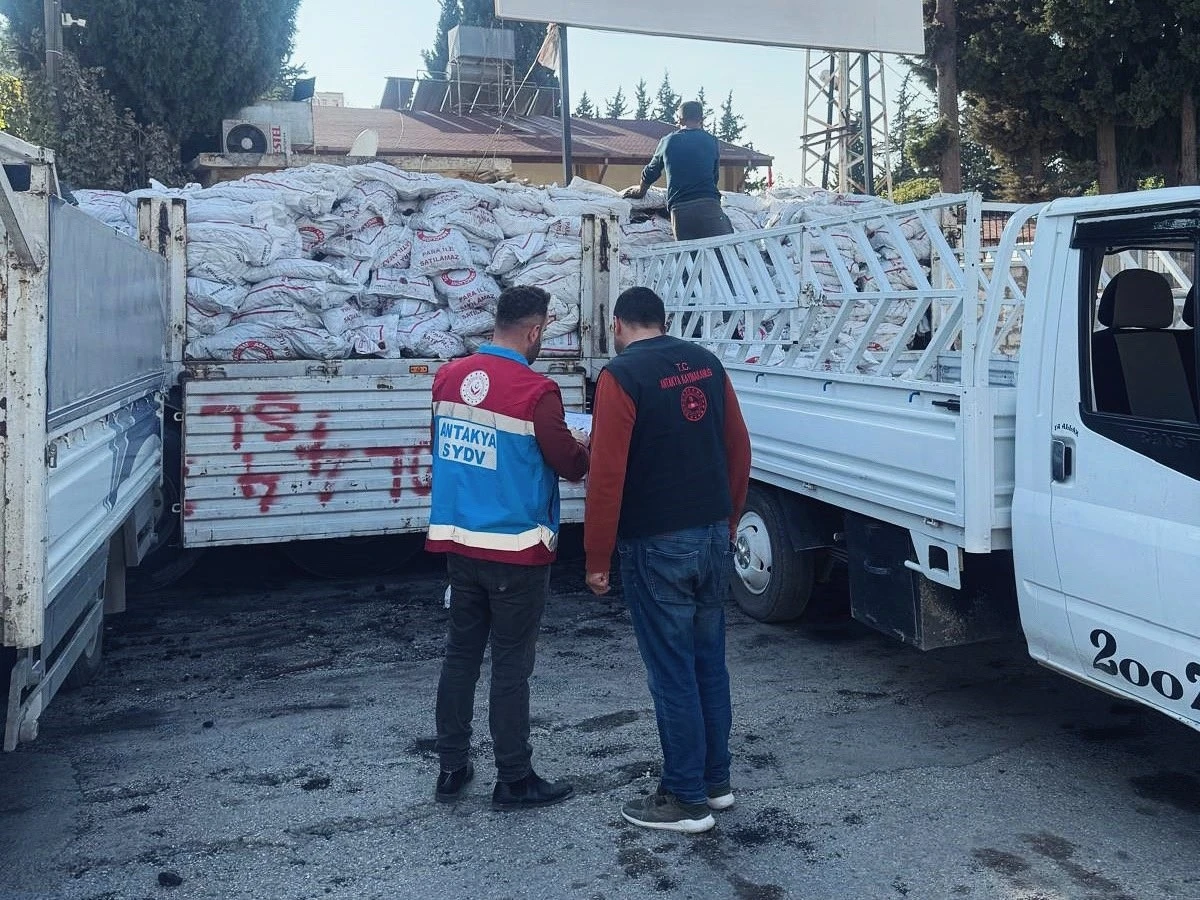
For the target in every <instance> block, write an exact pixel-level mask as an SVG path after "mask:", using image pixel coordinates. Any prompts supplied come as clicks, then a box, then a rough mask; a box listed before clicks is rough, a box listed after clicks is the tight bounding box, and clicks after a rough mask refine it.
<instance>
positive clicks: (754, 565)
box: [733, 512, 771, 594]
mask: <svg viewBox="0 0 1200 900" xmlns="http://www.w3.org/2000/svg"><path fill="white" fill-rule="evenodd" d="M733 563H734V569H735V570H736V571H737V574H738V578H740V579H741V580H742V584H743V586H745V588H746V590H747V591H749V592H750V593H751V594H762V593H763V592H765V591H766V589H767V588H768V587H769V586H770V584H771V537H770V535H769V534H768V533H767V523H766V522H764V521H763V520H762V516H760V515H759V514H758V513H755V512H748V513H745V514H744V515H743V516H742V518H741V521H739V522H738V530H737V541H736V543H735V549H734V553H733Z"/></svg>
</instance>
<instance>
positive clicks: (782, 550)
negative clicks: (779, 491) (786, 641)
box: [733, 484, 814, 622]
mask: <svg viewBox="0 0 1200 900" xmlns="http://www.w3.org/2000/svg"><path fill="white" fill-rule="evenodd" d="M813 569H814V566H813V555H812V554H811V553H797V552H796V551H795V550H793V549H792V545H791V541H790V540H789V539H788V532H787V522H786V521H785V519H784V512H783V509H782V507H781V505H780V503H779V501H778V499H777V498H776V496H775V494H774V493H773V492H772V491H771V490H769V489H768V488H764V487H761V486H760V485H757V484H752V485H751V486H750V492H749V494H748V495H747V497H746V508H745V510H744V511H743V512H742V518H741V520H740V521H739V522H738V530H737V540H736V546H735V550H734V554H733V570H734V575H735V577H734V579H733V596H734V599H735V600H737V603H738V606H740V607H741V608H742V611H743V612H744V613H745V614H746V615H748V616H750V618H752V619H757V620H758V621H760V622H790V621H792V620H793V619H798V618H800V616H802V615H803V614H804V610H805V608H806V607H807V606H808V600H809V597H810V596H812V587H813Z"/></svg>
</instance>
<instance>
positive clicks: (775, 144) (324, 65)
mask: <svg viewBox="0 0 1200 900" xmlns="http://www.w3.org/2000/svg"><path fill="white" fill-rule="evenodd" d="M598 2H602V0H598ZM733 8H736V7H735V5H731V9H733ZM438 9H439V3H438V0H302V2H301V5H300V11H299V15H298V16H297V29H296V50H295V54H294V57H293V58H294V60H295V61H296V62H299V63H303V64H304V65H305V66H307V67H308V74H309V75H311V76H315V77H316V79H317V90H318V91H335V92H341V93H344V94H345V95H346V103H347V105H349V106H365V107H373V106H378V105H379V100H380V98H381V97H382V96H383V85H384V79H385V78H386V77H387V76H389V75H392V76H408V77H412V76H414V75H416V74H417V73H418V71H419V70H420V69H421V67H422V61H421V51H422V50H423V49H425V48H427V47H429V46H430V45H431V44H432V43H433V38H434V34H435V32H436V26H437V15H438ZM568 45H569V56H570V60H569V65H570V70H569V75H570V88H571V105H572V108H574V106H575V105H576V103H577V102H578V100H579V97H580V96H582V94H583V92H584V91H585V90H586V91H587V93H588V96H589V97H590V98H591V99H592V100H593V102H599V101H603V100H604V99H605V98H608V97H611V96H612V95H613V94H615V93H616V90H617V88H618V86H620V87H623V88H624V90H625V95H626V97H627V98H632V96H633V88H634V85H635V84H636V83H637V82H638V80H639V79H641V78H644V79H646V83H647V85H648V86H649V90H650V93H651V96H653V95H654V93H655V91H656V90H657V88H658V86H659V84H660V83H661V81H662V77H663V71H664V70H669V71H670V73H671V85H672V87H673V88H674V90H675V93H677V94H681V95H682V96H683V97H684V99H689V98H691V97H693V96H694V95H695V93H696V92H697V91H698V90H699V89H700V88H701V87H703V88H704V89H705V94H706V96H707V98H708V102H709V105H710V106H712V107H716V106H718V105H719V103H720V102H721V101H723V100H724V98H725V96H726V95H727V94H728V93H729V92H730V91H733V107H734V111H735V112H737V113H738V114H740V115H741V116H742V117H743V118H744V120H745V122H746V125H747V129H746V133H745V135H744V136H743V141H752V142H753V143H754V146H755V147H756V148H758V149H759V150H761V151H763V152H765V153H768V154H770V155H772V156H774V157H775V166H774V172H775V176H776V178H777V179H778V178H780V177H781V176H782V177H783V178H786V179H788V180H790V181H800V180H801V176H802V172H801V161H800V160H801V153H800V149H799V144H800V134H801V132H802V125H803V117H804V109H803V106H804V75H805V65H806V63H805V51H803V50H794V49H786V48H773V47H755V46H749V45H735V44H721V43H716V42H712V41H695V40H685V39H681V38H661V37H650V36H645V35H627V34H616V33H612V32H601V31H585V30H582V29H577V28H576V29H571V31H570V34H569V38H568ZM888 78H889V85H888V88H889V93H892V92H894V90H895V89H896V87H898V81H899V78H898V76H895V75H894V74H893V73H892V72H889V74H888Z"/></svg>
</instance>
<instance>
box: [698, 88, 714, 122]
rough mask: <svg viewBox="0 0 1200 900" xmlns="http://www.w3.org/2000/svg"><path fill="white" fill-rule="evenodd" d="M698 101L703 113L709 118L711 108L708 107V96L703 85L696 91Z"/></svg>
mask: <svg viewBox="0 0 1200 900" xmlns="http://www.w3.org/2000/svg"><path fill="white" fill-rule="evenodd" d="M696 102H697V103H699V104H700V110H701V112H702V113H703V115H704V118H705V119H706V120H707V119H708V114H709V112H711V110H710V109H709V108H708V98H707V97H705V96H704V88H703V87H701V88H700V90H699V91H697V92H696Z"/></svg>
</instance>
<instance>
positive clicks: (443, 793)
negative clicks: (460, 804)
mask: <svg viewBox="0 0 1200 900" xmlns="http://www.w3.org/2000/svg"><path fill="white" fill-rule="evenodd" d="M474 777H475V764H474V763H470V762H469V763H467V764H466V765H465V766H463V767H462V768H461V769H455V770H454V771H453V772H442V773H441V774H439V775H438V780H437V791H436V792H435V796H436V797H437V798H438V802H439V803H453V802H454V801H455V800H457V799H458V796H459V794H461V793H462V789H463V788H465V787H466V786H467V785H468V784H469V783H470V781H471V779H472V778H474Z"/></svg>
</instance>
